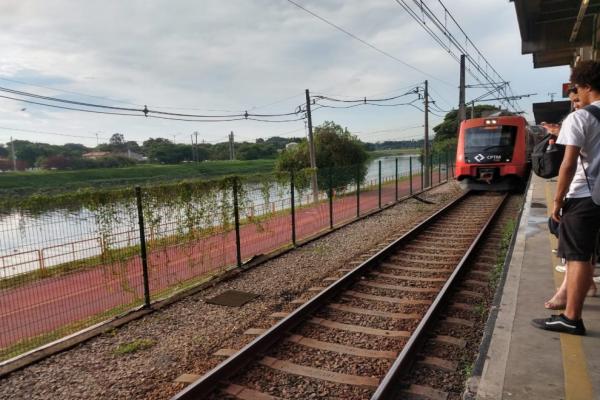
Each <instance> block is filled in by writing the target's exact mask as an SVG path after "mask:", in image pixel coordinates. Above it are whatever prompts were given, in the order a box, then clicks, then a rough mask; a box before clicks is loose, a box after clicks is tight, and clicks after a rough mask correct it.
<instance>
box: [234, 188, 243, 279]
mask: <svg viewBox="0 0 600 400" xmlns="http://www.w3.org/2000/svg"><path fill="white" fill-rule="evenodd" d="M233 219H234V222H235V254H236V260H237V266H238V268H241V266H242V250H241V242H240V210H239V204H238V178H237V177H234V178H233Z"/></svg>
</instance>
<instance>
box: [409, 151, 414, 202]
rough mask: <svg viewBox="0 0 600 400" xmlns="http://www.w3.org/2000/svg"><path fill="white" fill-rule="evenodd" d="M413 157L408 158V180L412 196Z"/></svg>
mask: <svg viewBox="0 0 600 400" xmlns="http://www.w3.org/2000/svg"><path fill="white" fill-rule="evenodd" d="M412 178H413V177H412V156H408V180H409V184H410V188H409V189H408V190H409V193H410V195H411V196H412V194H413V189H412V181H413V180H412Z"/></svg>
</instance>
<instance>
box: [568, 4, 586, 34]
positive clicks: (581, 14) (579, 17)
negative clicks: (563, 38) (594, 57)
mask: <svg viewBox="0 0 600 400" xmlns="http://www.w3.org/2000/svg"><path fill="white" fill-rule="evenodd" d="M589 4H590V0H581V5H580V6H579V14H577V20H575V25H574V26H573V31H572V32H571V37H570V38H569V43H573V42H574V41H575V39H577V35H578V34H579V28H580V27H581V21H583V17H585V12H586V10H587V8H588V5H589Z"/></svg>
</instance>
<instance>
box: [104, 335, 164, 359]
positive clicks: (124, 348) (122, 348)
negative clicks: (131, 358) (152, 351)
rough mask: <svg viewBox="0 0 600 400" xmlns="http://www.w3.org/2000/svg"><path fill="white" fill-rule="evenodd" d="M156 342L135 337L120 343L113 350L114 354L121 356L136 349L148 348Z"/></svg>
mask: <svg viewBox="0 0 600 400" xmlns="http://www.w3.org/2000/svg"><path fill="white" fill-rule="evenodd" d="M155 344H156V342H155V341H154V340H152V339H136V340H134V341H132V342H129V343H121V344H120V345H119V346H117V348H116V349H115V350H114V351H113V353H114V354H116V355H119V356H123V355H125V354H131V353H135V352H136V351H140V350H145V349H149V348H150V347H152V346H154V345H155Z"/></svg>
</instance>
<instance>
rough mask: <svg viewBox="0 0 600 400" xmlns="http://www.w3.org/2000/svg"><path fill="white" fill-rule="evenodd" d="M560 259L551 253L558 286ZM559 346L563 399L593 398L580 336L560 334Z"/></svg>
mask: <svg viewBox="0 0 600 400" xmlns="http://www.w3.org/2000/svg"><path fill="white" fill-rule="evenodd" d="M553 186H554V185H552V184H550V182H546V185H545V189H546V204H547V205H548V216H550V214H551V213H552V204H553V199H554V187H553ZM548 236H549V238H550V249H555V248H557V247H558V240H557V239H556V238H555V237H554V235H552V234H549V235H548ZM560 261H561V260H560V259H559V258H558V257H557V256H556V255H555V254H552V271H553V275H554V283H555V284H556V287H557V288H558V287H559V286H560V284H561V283H562V280H563V276H564V274H562V273H560V272H557V271H556V269H555V268H554V266H555V265H558V263H559V262H560ZM560 348H561V352H562V358H563V372H564V375H565V399H566V400H588V399H593V398H594V389H593V387H592V382H591V380H590V374H589V372H588V367H587V365H588V363H587V358H586V356H585V352H584V351H583V343H582V341H581V336H575V335H567V334H563V333H561V334H560Z"/></svg>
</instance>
